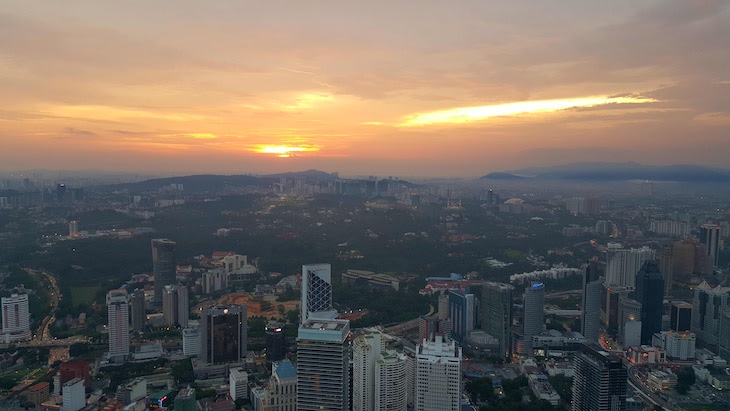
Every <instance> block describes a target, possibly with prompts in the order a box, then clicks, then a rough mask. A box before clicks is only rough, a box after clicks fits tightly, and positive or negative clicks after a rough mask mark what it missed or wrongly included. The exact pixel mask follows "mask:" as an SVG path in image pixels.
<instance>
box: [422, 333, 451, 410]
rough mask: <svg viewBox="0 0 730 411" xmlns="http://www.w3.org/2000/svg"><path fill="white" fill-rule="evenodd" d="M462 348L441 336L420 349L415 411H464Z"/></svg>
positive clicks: (426, 342) (424, 343)
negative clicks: (447, 341)
mask: <svg viewBox="0 0 730 411" xmlns="http://www.w3.org/2000/svg"><path fill="white" fill-rule="evenodd" d="M461 359H462V357H461V347H457V346H456V344H455V342H454V341H452V342H451V343H446V342H444V341H443V339H442V337H441V336H436V339H435V340H434V341H433V342H429V341H426V340H423V344H421V345H417V346H416V387H415V388H416V394H415V399H414V403H415V404H414V409H415V411H458V410H460V409H461Z"/></svg>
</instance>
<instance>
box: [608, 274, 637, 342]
mask: <svg viewBox="0 0 730 411" xmlns="http://www.w3.org/2000/svg"><path fill="white" fill-rule="evenodd" d="M633 289H634V286H633V285H632V286H631V287H620V286H616V285H610V284H606V282H604V283H603V286H602V287H601V323H602V324H603V326H604V327H605V328H606V330H607V331H608V332H609V333H610V334H613V333H615V332H616V330H618V324H619V320H620V318H619V316H618V308H619V301H620V300H621V299H622V298H628V295H629V294H630V293H631V291H633Z"/></svg>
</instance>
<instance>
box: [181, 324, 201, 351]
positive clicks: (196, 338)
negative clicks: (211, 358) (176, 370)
mask: <svg viewBox="0 0 730 411" xmlns="http://www.w3.org/2000/svg"><path fill="white" fill-rule="evenodd" d="M182 336H183V355H184V356H186V357H192V356H195V355H200V347H201V345H202V343H201V340H200V338H201V336H200V328H199V327H190V328H185V329H184V330H183V331H182Z"/></svg>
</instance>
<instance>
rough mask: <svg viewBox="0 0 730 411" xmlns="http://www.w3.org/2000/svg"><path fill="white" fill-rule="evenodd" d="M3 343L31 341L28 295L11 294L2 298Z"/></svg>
mask: <svg viewBox="0 0 730 411" xmlns="http://www.w3.org/2000/svg"><path fill="white" fill-rule="evenodd" d="M2 316H3V329H2V340H3V342H5V343H6V344H7V343H10V342H13V341H22V340H29V339H30V337H31V332H30V312H29V311H28V294H11V295H10V297H3V298H2Z"/></svg>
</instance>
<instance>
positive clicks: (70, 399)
mask: <svg viewBox="0 0 730 411" xmlns="http://www.w3.org/2000/svg"><path fill="white" fill-rule="evenodd" d="M85 406H86V389H85V388H84V380H82V379H81V378H74V379H73V380H71V381H68V382H67V383H65V384H63V406H62V408H61V410H62V411H78V410H80V409H82V408H84V407H85Z"/></svg>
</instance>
